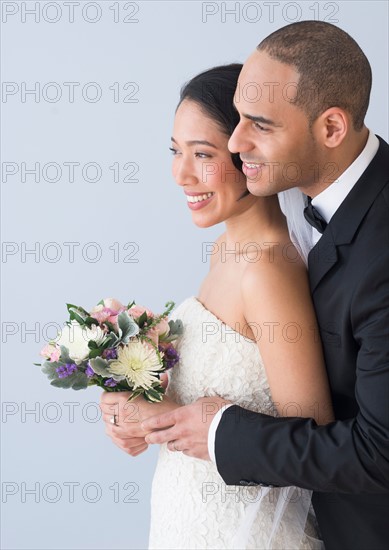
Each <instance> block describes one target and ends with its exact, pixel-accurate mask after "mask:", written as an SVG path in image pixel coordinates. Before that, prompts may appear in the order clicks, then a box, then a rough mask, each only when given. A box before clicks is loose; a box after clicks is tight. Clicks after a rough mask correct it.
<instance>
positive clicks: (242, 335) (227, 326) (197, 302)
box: [184, 296, 257, 345]
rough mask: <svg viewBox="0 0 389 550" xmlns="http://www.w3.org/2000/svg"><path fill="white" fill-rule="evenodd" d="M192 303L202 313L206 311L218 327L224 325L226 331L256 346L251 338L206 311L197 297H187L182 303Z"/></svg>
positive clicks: (209, 311) (208, 310)
mask: <svg viewBox="0 0 389 550" xmlns="http://www.w3.org/2000/svg"><path fill="white" fill-rule="evenodd" d="M190 300H192V301H194V302H195V303H196V304H197V305H198V306H199V307H200V308H201V309H203V310H204V311H206V312H207V313H208V314H209V315H210V316H211V317H213V319H215V320H216V321H217V322H218V323H219V324H220V325H224V326H225V327H226V328H227V329H228V330H230V331H232V332H233V333H235V334H238V335H239V336H241V337H242V338H244V339H245V340H246V342H247V343H248V344H255V345H257V342H256V341H255V340H253V339H252V338H249V337H248V336H246V335H245V334H242V333H241V332H238V331H237V330H235V329H233V328H232V327H231V325H229V324H228V323H225V322H224V321H222V320H221V319H220V317H218V316H217V315H215V314H214V313H213V312H212V311H211V310H210V309H208V308H207V307H205V305H204V304H203V303H202V302H200V300H199V299H198V298H197V296H189V298H187V299H186V300H184V302H188V301H190Z"/></svg>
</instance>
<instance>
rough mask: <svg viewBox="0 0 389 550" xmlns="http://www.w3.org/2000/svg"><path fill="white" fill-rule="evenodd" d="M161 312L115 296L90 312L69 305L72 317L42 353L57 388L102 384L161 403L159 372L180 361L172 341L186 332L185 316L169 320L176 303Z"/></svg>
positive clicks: (43, 368) (107, 389)
mask: <svg viewBox="0 0 389 550" xmlns="http://www.w3.org/2000/svg"><path fill="white" fill-rule="evenodd" d="M165 307H166V309H165V311H164V312H163V313H162V314H161V315H155V314H154V313H152V312H151V311H150V310H149V309H147V308H145V307H142V306H139V305H135V302H132V303H130V304H128V305H127V306H124V305H122V304H121V303H120V302H119V301H118V300H115V299H114V298H107V299H105V300H101V301H100V302H99V303H98V305H97V306H95V307H94V308H93V309H92V310H91V311H90V312H87V311H86V310H85V309H83V308H82V307H79V306H75V305H73V304H67V309H68V312H69V315H70V318H69V321H67V322H66V325H65V327H64V328H63V329H62V330H61V331H60V332H59V333H58V335H57V337H56V338H55V339H54V340H53V341H50V342H49V343H48V344H47V345H46V346H45V347H44V348H43V349H42V351H41V355H42V356H43V357H44V358H45V359H46V361H45V362H44V363H43V365H41V364H40V363H35V365H38V366H40V367H42V371H43V372H44V373H45V374H47V376H48V378H49V380H50V381H51V384H52V385H53V386H56V387H58V388H72V389H74V390H80V389H84V388H86V387H87V386H93V385H97V386H101V387H102V388H103V389H104V390H106V391H131V392H132V393H131V396H130V398H129V401H130V400H131V399H135V397H138V396H139V395H143V397H144V398H145V399H147V401H151V402H155V401H162V399H163V393H164V389H163V387H162V384H161V379H160V375H161V373H163V372H165V371H166V370H168V369H170V368H172V367H173V366H174V365H175V364H176V363H177V362H178V359H179V357H178V353H177V351H176V349H175V347H174V345H173V342H174V341H175V340H176V339H177V338H178V336H180V335H181V334H182V331H183V327H182V322H181V321H180V320H176V321H169V322H168V321H167V317H168V315H169V313H170V312H171V310H172V309H173V307H174V302H168V303H167V304H166V306H165Z"/></svg>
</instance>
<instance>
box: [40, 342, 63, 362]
mask: <svg viewBox="0 0 389 550" xmlns="http://www.w3.org/2000/svg"><path fill="white" fill-rule="evenodd" d="M40 355H42V357H45V358H46V359H50V361H58V359H59V357H60V355H61V350H60V348H59V347H57V346H55V345H53V344H46V345H45V347H44V348H43V349H42V350H41V352H40Z"/></svg>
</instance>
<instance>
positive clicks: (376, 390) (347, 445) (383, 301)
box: [215, 251, 389, 493]
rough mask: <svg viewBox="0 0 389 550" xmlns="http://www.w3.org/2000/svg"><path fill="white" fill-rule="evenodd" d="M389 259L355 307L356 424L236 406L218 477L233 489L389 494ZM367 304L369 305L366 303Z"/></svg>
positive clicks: (220, 437) (220, 438) (223, 424)
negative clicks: (260, 486) (289, 488)
mask: <svg viewBox="0 0 389 550" xmlns="http://www.w3.org/2000/svg"><path fill="white" fill-rule="evenodd" d="M387 269H388V253H387V252H386V251H385V253H384V254H383V255H381V256H380V257H379V258H378V259H376V261H375V262H374V264H373V265H370V266H369V267H368V269H367V270H366V274H365V277H364V280H363V283H362V284H361V286H360V288H359V289H357V291H356V292H355V296H354V300H353V306H352V324H353V327H352V328H353V337H354V340H355V343H356V344H355V345H358V347H359V352H358V354H357V362H356V385H355V396H356V400H357V402H358V406H359V412H358V414H357V416H356V417H355V418H350V419H348V420H344V421H335V422H333V423H331V424H327V425H323V426H318V425H317V424H316V423H315V422H314V421H313V420H310V419H303V418H273V417H269V416H266V415H263V414H258V413H252V412H249V411H245V410H244V409H242V408H240V407H238V406H233V407H230V408H229V409H228V410H227V411H226V412H225V413H224V414H223V416H222V419H221V421H220V423H219V426H218V428H217V430H216V441H215V453H216V463H217V467H218V470H219V473H220V474H221V476H222V477H223V479H224V481H225V482H226V483H227V484H231V485H239V484H242V481H243V484H247V482H249V483H250V482H251V483H258V484H266V485H275V486H286V485H298V486H300V487H305V488H308V489H312V490H314V491H324V492H341V493H342V492H343V493H361V492H367V493H382V492H387V491H388V489H389V445H388V441H389V345H388V327H389V292H388V280H387V279H388V277H387ZM367 297H368V298H367Z"/></svg>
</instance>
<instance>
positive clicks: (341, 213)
mask: <svg viewBox="0 0 389 550" xmlns="http://www.w3.org/2000/svg"><path fill="white" fill-rule="evenodd" d="M378 139H379V140H380V146H379V148H378V151H377V154H376V155H375V157H374V158H373V160H372V161H371V163H370V164H369V166H368V167H367V168H366V170H365V171H364V172H363V174H362V176H361V177H360V178H359V180H358V181H357V183H356V184H355V185H354V187H353V188H352V190H351V191H350V193H349V194H348V195H347V197H346V198H345V200H344V201H343V202H342V204H341V205H340V207H339V208H338V210H337V211H336V212H335V214H334V216H333V217H332V219H331V221H330V223H329V224H328V226H327V228H326V230H325V231H324V233H323V235H322V237H321V238H320V239H319V241H318V242H317V244H316V245H315V246H314V247H313V248H312V250H311V252H310V253H309V256H308V269H309V281H310V286H311V292H313V291H314V290H315V288H316V287H317V285H318V284H319V283H320V281H321V280H322V278H323V277H324V275H325V274H326V273H328V271H329V270H330V269H331V268H332V267H333V266H334V265H335V264H336V262H337V260H338V252H337V247H338V246H340V245H349V244H350V243H351V242H352V240H353V238H354V235H355V233H356V231H357V230H358V227H359V226H360V224H361V222H362V220H363V218H364V217H365V215H366V213H367V212H368V210H369V209H370V207H371V205H372V204H373V202H374V200H375V199H376V197H377V195H378V194H379V193H380V191H381V190H382V188H383V187H384V185H386V183H387V181H388V172H389V170H388V158H389V156H388V155H389V146H388V144H387V143H386V142H385V141H384V140H382V139H381V138H380V137H379V136H378Z"/></svg>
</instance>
